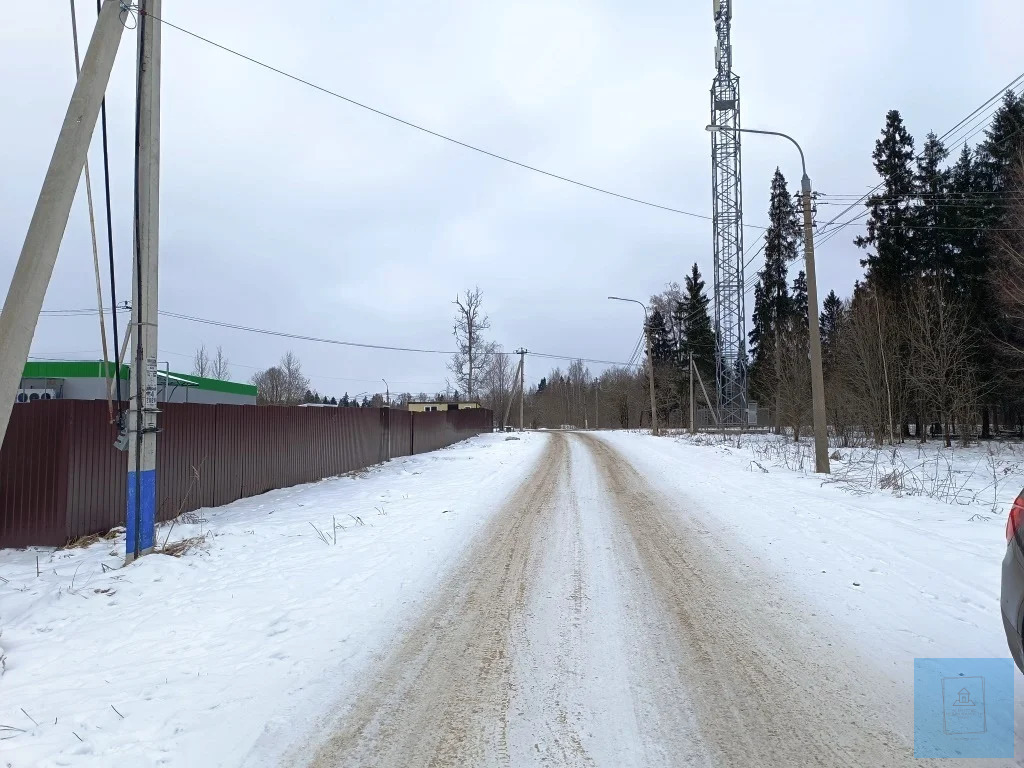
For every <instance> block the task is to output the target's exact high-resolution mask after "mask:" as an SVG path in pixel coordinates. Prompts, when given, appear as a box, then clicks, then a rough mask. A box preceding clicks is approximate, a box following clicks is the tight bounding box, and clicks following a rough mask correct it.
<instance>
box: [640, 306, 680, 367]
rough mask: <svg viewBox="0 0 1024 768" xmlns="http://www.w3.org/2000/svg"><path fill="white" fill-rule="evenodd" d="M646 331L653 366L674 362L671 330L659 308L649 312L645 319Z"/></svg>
mask: <svg viewBox="0 0 1024 768" xmlns="http://www.w3.org/2000/svg"><path fill="white" fill-rule="evenodd" d="M647 333H649V334H650V337H651V354H652V355H653V357H654V368H655V370H658V368H662V367H665V366H669V365H672V364H674V363H675V361H676V350H675V346H674V345H673V343H672V332H671V330H669V328H668V326H667V325H666V324H665V316H664V315H662V314H661V310H660V309H655V310H653V311H652V312H651V315H650V318H649V319H648V321H647Z"/></svg>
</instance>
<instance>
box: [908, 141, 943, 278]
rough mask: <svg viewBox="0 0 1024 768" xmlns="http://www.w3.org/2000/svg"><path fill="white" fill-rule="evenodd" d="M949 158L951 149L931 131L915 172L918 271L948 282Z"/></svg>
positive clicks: (915, 223) (915, 255)
mask: <svg viewBox="0 0 1024 768" xmlns="http://www.w3.org/2000/svg"><path fill="white" fill-rule="evenodd" d="M947 157H949V150H948V149H946V145H945V144H943V143H942V140H941V139H939V137H938V136H936V135H935V133H934V132H929V133H928V135H927V136H926V137H925V140H924V146H922V147H921V154H920V155H919V156H918V158H917V169H916V171H915V173H914V185H915V187H916V188H917V207H916V209H915V211H914V233H915V240H916V242H915V247H914V251H915V253H914V259H915V261H916V262H917V272H918V274H920V275H925V276H927V277H929V278H931V279H937V280H940V281H941V282H942V283H943V284H948V283H949V282H950V280H951V277H952V259H951V253H950V247H949V237H948V235H949V232H948V231H947V229H946V226H947V222H948V220H949V217H950V207H949V204H948V199H947V195H948V193H949V185H950V178H951V171H950V170H949V169H947V168H944V167H943V164H944V163H945V161H946V158H947Z"/></svg>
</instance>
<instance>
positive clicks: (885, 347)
mask: <svg viewBox="0 0 1024 768" xmlns="http://www.w3.org/2000/svg"><path fill="white" fill-rule="evenodd" d="M948 157H949V150H948V149H947V147H946V146H945V145H944V144H943V142H942V140H941V139H940V138H939V137H938V136H936V135H935V134H934V133H929V134H928V135H927V136H926V137H925V140H924V142H923V144H922V146H921V151H920V152H915V142H914V139H913V137H912V136H911V135H910V133H909V131H908V130H907V128H906V126H905V125H904V123H903V119H902V117H901V115H900V113H899V112H898V111H896V110H892V111H890V112H889V113H888V114H887V115H886V119H885V126H884V127H883V129H882V132H881V136H880V138H879V139H878V141H877V142H876V144H875V149H874V153H873V155H872V158H873V161H874V167H875V169H876V171H877V172H878V175H879V178H880V185H879V187H878V188H877V190H876V191H874V192H873V193H872V194H871V195H870V196H869V197H868V198H867V200H866V203H865V207H866V210H865V215H866V219H867V221H866V231H865V233H864V234H863V235H860V236H859V237H857V238H856V239H855V243H856V244H857V245H858V246H859V247H861V248H863V249H864V251H865V257H864V259H863V260H862V262H861V264H862V266H863V267H864V268H865V274H864V277H863V279H862V280H860V281H858V282H857V283H856V284H855V285H854V287H853V290H852V294H851V296H850V297H849V298H848V299H845V300H843V299H840V298H839V296H837V294H836V293H835V292H834V291H832V292H830V293H829V294H828V296H827V297H826V298H825V301H824V304H823V307H822V313H821V333H822V355H823V369H824V376H825V388H826V403H827V406H828V419H829V423H830V425H831V426H832V427H833V429H834V430H835V432H836V433H837V434H839V435H840V436H841V437H845V438H850V437H851V436H852V435H854V434H857V433H865V432H866V433H867V434H868V435H870V436H871V437H872V438H873V439H874V440H875V442H877V443H882V442H894V441H899V440H902V439H904V438H906V437H908V436H910V435H915V436H916V437H918V438H919V439H922V440H924V439H927V437H928V436H929V434H931V435H936V436H938V435H941V436H942V437H943V439H944V440H945V441H946V443H947V444H949V442H950V440H951V438H952V436H953V435H954V434H960V435H961V436H962V437H965V438H969V437H970V436H972V435H974V434H980V436H981V437H985V438H987V437H990V436H991V435H992V434H993V431H994V428H997V427H1007V428H1010V427H1012V428H1014V429H1017V430H1019V429H1021V428H1022V423H1021V415H1022V413H1024V407H1022V406H1024V381H1022V379H1021V377H1020V375H1019V374H1020V372H1021V369H1022V365H1021V361H1022V360H1024V355H1022V353H1021V351H1022V349H1024V323H1022V322H1021V318H1022V316H1024V311H1022V308H1024V290H1022V287H1024V257H1022V256H1021V254H1022V253H1024V243H1022V239H1021V233H1022V231H1024V195H1022V192H1024V99H1021V98H1019V97H1017V96H1016V95H1015V94H1013V93H1012V92H1010V93H1007V94H1006V96H1005V97H1004V99H1003V102H1002V104H1001V105H1000V107H999V108H998V110H997V111H996V112H995V113H994V115H993V119H992V122H991V124H990V126H989V128H988V129H987V130H986V132H985V138H984V140H983V141H982V142H981V143H980V144H978V145H977V146H975V147H970V146H968V145H966V144H965V145H964V146H963V147H962V148H961V149H960V151H959V153H958V154H957V158H956V160H955V162H953V163H951V164H950V163H948V162H947V159H948ZM826 202H828V201H827V200H826ZM801 237H802V235H801V231H800V226H799V219H798V205H797V203H796V201H795V200H793V199H792V198H791V197H790V195H789V192H788V190H787V187H786V180H785V178H784V177H783V176H782V174H781V173H780V172H779V171H776V173H775V177H774V178H773V180H772V187H771V201H770V204H769V227H768V229H767V231H766V234H765V248H764V252H765V260H764V265H763V267H762V269H761V271H760V272H759V273H758V277H757V284H756V286H755V294H754V312H753V323H752V328H751V332H750V336H749V343H750V356H751V362H750V384H751V393H752V396H753V397H754V398H756V399H757V400H758V401H759V402H761V403H762V404H771V405H772V406H773V411H774V418H775V424H776V427H778V428H782V427H789V428H790V429H792V431H793V433H794V435H795V436H799V434H800V431H801V429H802V428H803V427H804V425H807V424H808V423H809V422H810V414H811V405H810V379H809V366H808V364H807V354H808V348H807V343H808V342H807V297H806V281H805V279H804V276H803V273H802V272H799V273H797V275H796V277H795V278H794V279H793V281H792V283H790V282H789V274H788V268H789V266H790V264H792V263H793V262H795V261H797V259H798V256H799V254H800V245H801Z"/></svg>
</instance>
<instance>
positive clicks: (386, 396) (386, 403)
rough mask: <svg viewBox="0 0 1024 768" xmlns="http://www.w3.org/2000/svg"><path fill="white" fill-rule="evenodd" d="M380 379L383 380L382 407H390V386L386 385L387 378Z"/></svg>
mask: <svg viewBox="0 0 1024 768" xmlns="http://www.w3.org/2000/svg"><path fill="white" fill-rule="evenodd" d="M381 381H383V382H384V407H385V408H390V407H391V387H390V386H389V385H388V382H387V379H384V378H382V379H381Z"/></svg>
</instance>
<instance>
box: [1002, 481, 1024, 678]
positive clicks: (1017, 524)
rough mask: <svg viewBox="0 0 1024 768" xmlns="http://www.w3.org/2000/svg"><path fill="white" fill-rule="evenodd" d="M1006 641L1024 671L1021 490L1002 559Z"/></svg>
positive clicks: (1023, 497)
mask: <svg viewBox="0 0 1024 768" xmlns="http://www.w3.org/2000/svg"><path fill="white" fill-rule="evenodd" d="M1000 603H1001V605H1002V609H1003V627H1004V628H1005V629H1006V642H1007V644H1008V645H1009V646H1010V654H1011V655H1012V656H1013V660H1014V661H1015V662H1016V664H1017V669H1019V670H1020V671H1021V672H1024V648H1022V647H1021V631H1022V628H1024V491H1021V493H1020V495H1019V496H1018V497H1017V499H1016V501H1014V502H1013V507H1012V508H1011V509H1010V516H1009V517H1008V518H1007V519H1006V556H1005V557H1004V558H1003V584H1002V589H1001V595H1000Z"/></svg>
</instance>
